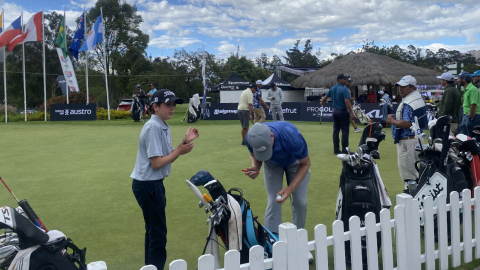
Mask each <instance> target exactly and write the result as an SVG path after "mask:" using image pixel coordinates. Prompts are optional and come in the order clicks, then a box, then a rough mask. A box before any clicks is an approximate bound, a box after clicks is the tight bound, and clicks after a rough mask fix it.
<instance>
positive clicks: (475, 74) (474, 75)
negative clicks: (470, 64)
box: [472, 70, 480, 89]
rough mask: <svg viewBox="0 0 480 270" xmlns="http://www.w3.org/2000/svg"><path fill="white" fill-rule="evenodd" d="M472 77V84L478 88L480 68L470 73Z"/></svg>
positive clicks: (479, 85) (479, 87)
mask: <svg viewBox="0 0 480 270" xmlns="http://www.w3.org/2000/svg"><path fill="white" fill-rule="evenodd" d="M472 78H473V85H475V87H477V88H478V89H480V70H477V71H475V72H474V73H473V74H472Z"/></svg>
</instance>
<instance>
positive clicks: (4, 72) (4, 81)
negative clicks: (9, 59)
mask: <svg viewBox="0 0 480 270" xmlns="http://www.w3.org/2000/svg"><path fill="white" fill-rule="evenodd" d="M3 30H5V13H4V11H3V8H2V31H3ZM5 47H6V46H3V91H4V92H5V123H7V122H8V119H7V116H8V115H7V114H8V113H7V64H6V62H5V59H6V56H5V53H6V50H5Z"/></svg>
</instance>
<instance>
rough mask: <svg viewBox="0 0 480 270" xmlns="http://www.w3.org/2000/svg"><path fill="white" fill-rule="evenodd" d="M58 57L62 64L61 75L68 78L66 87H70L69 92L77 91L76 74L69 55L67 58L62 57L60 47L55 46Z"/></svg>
mask: <svg viewBox="0 0 480 270" xmlns="http://www.w3.org/2000/svg"><path fill="white" fill-rule="evenodd" d="M57 53H58V58H59V59H60V65H61V66H62V71H63V75H64V77H65V78H66V80H68V88H70V92H78V91H80V89H79V88H78V82H77V76H75V70H74V69H73V65H72V61H71V60H70V57H68V56H67V58H64V57H63V52H62V49H60V48H57Z"/></svg>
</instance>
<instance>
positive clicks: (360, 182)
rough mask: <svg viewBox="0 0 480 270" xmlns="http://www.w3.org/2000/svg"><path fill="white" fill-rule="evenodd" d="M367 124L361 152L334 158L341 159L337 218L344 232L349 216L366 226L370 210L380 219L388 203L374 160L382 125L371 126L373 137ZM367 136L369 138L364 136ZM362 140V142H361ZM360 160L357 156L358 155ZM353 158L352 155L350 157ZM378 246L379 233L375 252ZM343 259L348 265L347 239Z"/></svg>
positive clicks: (365, 263) (364, 265) (383, 133)
mask: <svg viewBox="0 0 480 270" xmlns="http://www.w3.org/2000/svg"><path fill="white" fill-rule="evenodd" d="M369 127H370V125H368V126H367V127H366V128H365V130H364V133H363V135H362V139H361V141H360V143H361V146H360V147H359V151H360V150H361V153H350V154H347V155H345V154H340V155H338V156H337V157H338V158H339V159H341V160H342V166H343V169H342V173H341V175H340V187H339V190H338V195H337V203H336V212H335V215H336V219H337V220H342V221H343V224H344V229H345V231H349V219H350V217H352V216H358V217H359V218H360V225H361V226H362V227H363V226H365V215H366V214H367V213H369V212H372V213H374V214H375V218H376V222H377V223H378V222H380V210H381V209H382V207H384V208H389V207H390V206H391V202H390V199H389V197H388V193H387V191H386V189H385V187H384V185H383V182H382V179H381V177H380V173H379V171H378V167H377V165H376V163H375V161H374V160H373V158H374V157H376V158H380V155H379V154H378V145H379V143H380V142H381V141H382V140H384V139H385V136H386V134H385V132H384V131H381V129H382V126H381V124H379V123H374V125H372V126H371V130H372V136H371V137H369V134H370V128H369ZM367 137H368V138H367ZM362 142H363V143H362ZM359 155H362V156H361V159H360V161H358V159H359V158H360V156H359ZM352 157H353V158H352ZM366 244H367V243H366V237H365V236H363V237H362V238H361V246H362V260H363V267H364V268H367V266H368V265H367V250H366V249H367V247H366ZM380 246H381V235H380V233H377V251H378V250H379V249H380ZM345 259H346V262H347V264H348V265H351V251H350V241H346V242H345Z"/></svg>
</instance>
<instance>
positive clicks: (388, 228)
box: [380, 209, 393, 270]
mask: <svg viewBox="0 0 480 270" xmlns="http://www.w3.org/2000/svg"><path fill="white" fill-rule="evenodd" d="M380 224H381V227H380V228H381V235H382V255H383V256H382V257H383V270H393V246H392V225H391V224H392V223H391V221H390V211H389V210H388V209H382V211H380Z"/></svg>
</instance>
